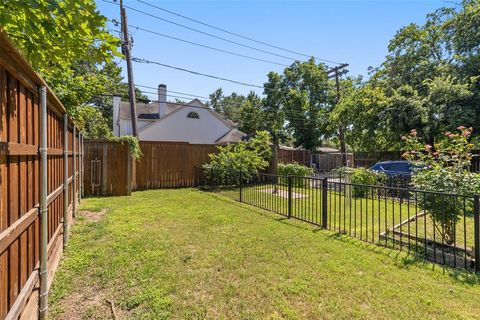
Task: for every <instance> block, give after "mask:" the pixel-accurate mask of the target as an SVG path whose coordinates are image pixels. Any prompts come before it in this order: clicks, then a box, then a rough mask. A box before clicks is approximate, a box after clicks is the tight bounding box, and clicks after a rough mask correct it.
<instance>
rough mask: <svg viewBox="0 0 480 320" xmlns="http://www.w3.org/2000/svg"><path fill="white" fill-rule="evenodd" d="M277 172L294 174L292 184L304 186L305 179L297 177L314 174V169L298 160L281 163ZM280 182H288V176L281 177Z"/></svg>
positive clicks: (285, 174) (281, 174)
mask: <svg viewBox="0 0 480 320" xmlns="http://www.w3.org/2000/svg"><path fill="white" fill-rule="evenodd" d="M277 174H278V175H280V176H284V177H287V176H293V177H294V178H292V185H295V186H297V187H303V186H304V182H305V179H299V178H295V177H305V176H311V175H312V174H313V169H312V168H309V167H306V166H304V165H301V164H299V163H296V162H293V163H288V164H283V163H279V164H278V170H277ZM279 183H281V184H287V183H288V182H287V178H283V177H281V178H280V181H279Z"/></svg>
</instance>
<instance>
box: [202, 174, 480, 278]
mask: <svg viewBox="0 0 480 320" xmlns="http://www.w3.org/2000/svg"><path fill="white" fill-rule="evenodd" d="M204 178H205V180H204V185H205V186H209V187H212V186H213V187H223V188H220V190H221V192H222V193H224V194H225V195H227V196H230V197H232V198H234V199H236V200H238V201H240V202H243V203H247V204H250V205H253V206H256V207H259V208H262V209H265V210H269V211H272V212H276V213H278V214H280V215H283V216H285V217H288V218H294V219H298V220H302V221H305V222H308V223H311V224H314V225H317V226H319V227H322V228H324V229H329V230H332V231H335V232H338V233H341V234H346V235H349V236H352V237H354V238H357V239H360V240H362V241H367V242H369V243H374V244H377V245H382V246H386V247H389V248H392V249H398V250H406V251H408V252H410V253H412V254H414V255H415V256H417V257H419V258H422V259H425V260H428V261H432V262H435V263H439V264H442V265H446V266H451V267H454V268H464V269H466V270H475V271H476V272H480V259H475V257H479V256H480V233H479V232H480V224H479V219H480V215H479V212H480V209H479V208H480V207H479V197H478V196H464V195H457V194H446V193H440V192H428V191H420V190H415V189H411V188H398V187H390V186H373V185H360V184H353V183H349V182H345V180H344V179H340V178H338V177H333V176H326V177H322V178H320V177H294V176H288V177H285V176H279V175H273V174H256V175H252V176H246V175H242V174H241V173H229V174H223V175H221V176H220V175H217V174H216V173H215V172H214V171H210V172H209V173H208V174H206V176H205V177H204Z"/></svg>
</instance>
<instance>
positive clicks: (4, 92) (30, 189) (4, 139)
mask: <svg viewBox="0 0 480 320" xmlns="http://www.w3.org/2000/svg"><path fill="white" fill-rule="evenodd" d="M81 141H82V137H81V136H80V135H79V133H78V132H77V130H76V128H75V126H74V124H73V122H72V121H71V120H70V119H68V117H67V115H66V110H65V108H64V107H63V106H62V104H61V103H60V101H59V100H58V99H57V98H56V97H55V95H53V93H52V92H51V91H50V89H49V88H48V87H47V85H46V83H45V82H44V80H43V79H42V78H40V77H39V76H38V75H37V74H36V73H35V72H34V71H33V69H32V68H31V66H30V65H29V63H28V62H27V61H26V60H25V58H24V57H23V56H22V55H21V54H20V53H19V52H18V51H17V50H16V48H15V47H14V46H13V44H12V43H11V42H10V40H9V39H8V38H7V36H6V34H5V32H3V31H2V30H1V29H0V319H17V318H21V319H36V318H37V317H40V318H43V317H44V316H45V314H46V310H47V292H48V288H49V287H50V284H51V282H52V276H53V273H54V271H55V269H56V267H57V265H58V263H59V260H60V256H61V253H62V251H63V248H64V245H66V241H67V234H68V224H69V223H70V222H71V217H72V216H74V215H75V207H76V204H77V202H78V199H79V198H80V196H81V193H80V192H79V190H80V189H81V181H82V179H78V178H77V177H78V176H79V175H81V174H82V170H81V169H82V163H83V162H82V159H81V157H82V153H81V151H80V150H81V146H82V143H81ZM79 178H80V177H79Z"/></svg>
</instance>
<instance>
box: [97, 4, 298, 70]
mask: <svg viewBox="0 0 480 320" xmlns="http://www.w3.org/2000/svg"><path fill="white" fill-rule="evenodd" d="M102 1H103V2H106V3H110V4H114V5H118V4H117V3H115V2H111V1H108V0H102ZM124 7H125V8H128V9H130V10H133V11H135V12H138V13H141V14H144V15H147V16H149V17H152V18H155V19H158V20H160V21H164V22H167V23H170V24H173V25H176V26H179V27H181V28H184V29H187V30H191V31H194V32H197V33H201V34H203V35H207V36H209V37H212V38H215V39H219V40H222V41H225V42H229V43H232V44H235V45H238V46H241V47H245V48H248V49H251V50H255V51H259V52H263V53H267V54H270V55H273V56H276V57H280V58H284V59H288V60H293V61H296V60H298V59H295V58H292V57H288V56H284V55H281V54H278V53H274V52H271V51H267V50H263V49H259V48H256V47H252V46H249V45H246V44H243V43H240V42H236V41H233V40H229V39H226V38H223V37H219V36H216V35H214V34H211V33H208V32H204V31H201V30H198V29H195V28H191V27H188V26H185V25H183V24H181V23H177V22H174V21H171V20H167V19H164V18H161V17H159V16H156V15H153V14H151V13H148V12H145V11H142V10H139V9H136V8H133V7H129V6H126V5H124Z"/></svg>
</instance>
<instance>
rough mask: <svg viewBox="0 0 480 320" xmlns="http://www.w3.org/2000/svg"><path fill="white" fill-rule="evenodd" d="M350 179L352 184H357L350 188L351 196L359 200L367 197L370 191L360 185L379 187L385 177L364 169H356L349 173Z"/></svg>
mask: <svg viewBox="0 0 480 320" xmlns="http://www.w3.org/2000/svg"><path fill="white" fill-rule="evenodd" d="M350 179H351V183H352V184H357V185H355V186H353V187H352V196H353V197H355V198H361V197H365V196H367V195H368V192H369V191H370V190H371V189H370V188H369V187H364V186H360V185H366V186H375V185H381V184H383V183H384V182H385V180H386V175H385V174H384V173H381V172H375V171H371V170H368V169H365V168H356V169H354V170H353V171H352V172H351V175H350Z"/></svg>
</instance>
